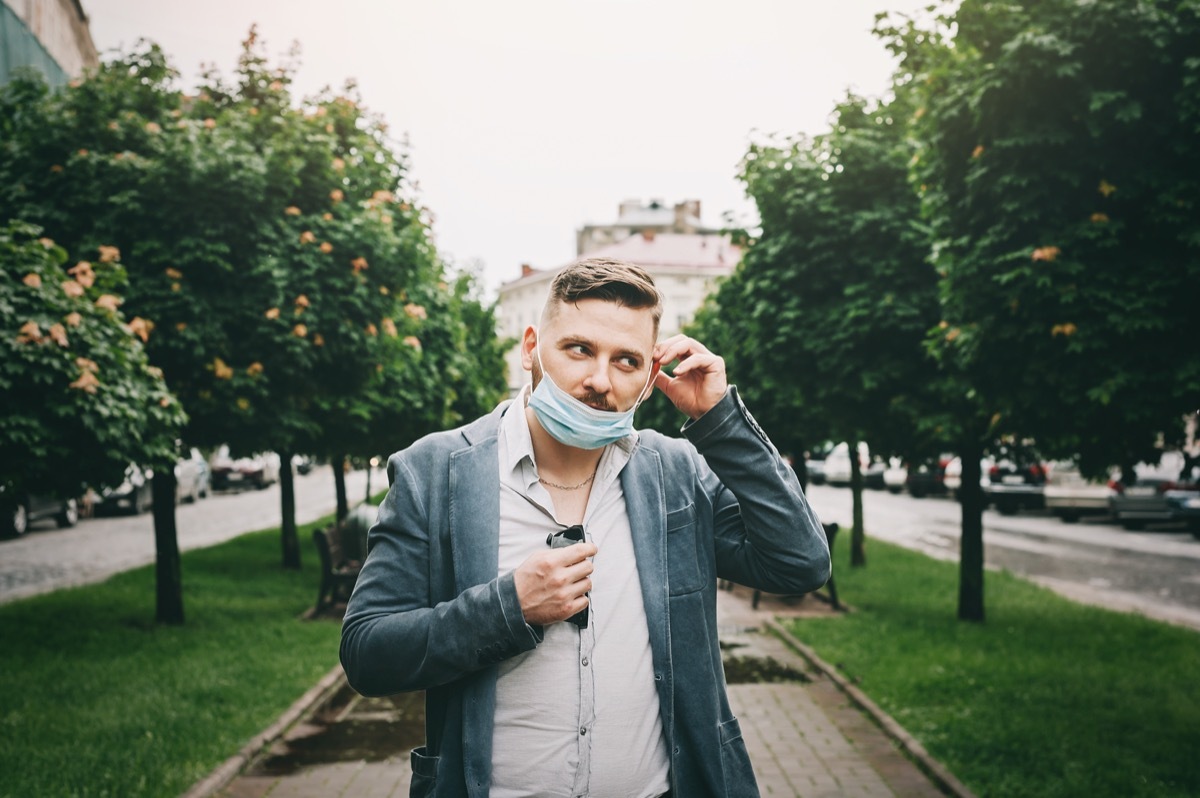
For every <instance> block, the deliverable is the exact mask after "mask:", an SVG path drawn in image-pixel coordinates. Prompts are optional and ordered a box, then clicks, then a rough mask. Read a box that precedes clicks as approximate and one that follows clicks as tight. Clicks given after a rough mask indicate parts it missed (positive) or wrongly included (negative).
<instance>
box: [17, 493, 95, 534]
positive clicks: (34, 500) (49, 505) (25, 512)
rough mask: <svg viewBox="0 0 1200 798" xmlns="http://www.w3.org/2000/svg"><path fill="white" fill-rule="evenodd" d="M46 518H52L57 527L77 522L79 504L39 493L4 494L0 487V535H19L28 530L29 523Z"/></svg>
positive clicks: (70, 525)
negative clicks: (11, 495) (10, 495)
mask: <svg viewBox="0 0 1200 798" xmlns="http://www.w3.org/2000/svg"><path fill="white" fill-rule="evenodd" d="M46 518H53V519H54V523H56V524H58V526H59V528H64V529H65V528H66V527H72V526H75V524H77V523H79V505H78V502H76V500H75V499H57V498H54V497H51V496H43V495H39V494H36V493H35V494H24V495H20V496H15V497H11V498H10V497H9V496H6V495H5V494H4V493H3V490H2V489H0V535H2V536H3V537H20V536H21V535H24V534H25V533H26V532H28V531H29V525H30V524H33V523H35V522H37V521H41V520H43V519H46Z"/></svg>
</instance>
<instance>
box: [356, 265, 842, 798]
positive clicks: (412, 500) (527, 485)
mask: <svg viewBox="0 0 1200 798" xmlns="http://www.w3.org/2000/svg"><path fill="white" fill-rule="evenodd" d="M661 314H662V297H661V294H660V293H659V291H658V289H657V288H656V287H655V286H654V283H653V281H652V280H651V279H650V277H649V276H648V275H647V274H646V273H645V272H644V271H643V270H642V269H640V268H638V267H636V266H633V265H631V264H627V263H622V262H618V261H610V260H599V259H592V260H584V261H580V262H578V263H576V264H573V265H571V266H569V267H567V268H566V269H565V270H564V271H563V272H562V273H561V274H559V275H558V277H556V278H555V280H554V282H553V284H552V286H551V290H550V296H549V298H548V299H547V301H546V305H545V308H544V309H543V311H542V316H541V320H540V325H539V326H537V327H533V326H530V327H528V328H527V329H526V330H525V333H524V337H523V340H522V344H521V358H522V363H523V365H524V367H525V368H526V369H527V370H529V371H531V372H532V385H527V386H525V388H524V389H523V390H522V391H521V393H520V394H519V396H518V397H517V398H516V400H515V401H512V402H505V403H503V404H501V405H500V406H499V407H498V408H497V409H496V410H495V411H494V412H492V413H491V414H489V415H487V416H485V417H483V418H481V419H478V420H477V421H475V422H473V423H471V424H468V425H466V426H465V427H462V428H460V429H456V430H452V431H449V432H442V433H438V434H434V435H431V436H429V437H426V438H424V439H422V440H420V441H418V442H417V443H415V444H413V445H412V446H411V447H409V448H408V449H405V450H404V451H402V452H399V453H398V454H395V455H393V456H392V457H391V459H390V460H389V462H388V477H389V480H390V482H391V489H390V491H389V492H388V495H387V498H386V499H385V500H384V502H383V504H382V506H381V507H380V509H379V518H378V521H377V523H376V524H375V526H374V527H373V528H372V529H371V531H370V535H369V551H368V554H367V558H366V563H365V565H364V567H363V570H362V574H361V576H360V577H359V580H358V584H357V586H356V587H355V590H354V595H353V596H352V597H351V599H350V602H349V606H348V607H347V610H346V617H345V622H344V625H343V631H342V648H341V656H342V663H343V665H344V666H345V669H346V673H347V675H348V677H349V679H350V683H351V684H352V685H353V686H354V687H355V688H356V689H357V690H359V691H360V692H362V693H365V694H368V695H386V694H391V693H396V692H401V691H405V690H425V691H426V743H425V745H424V746H423V747H420V748H418V749H416V750H415V751H413V752H412V757H411V760H412V768H413V780H412V788H411V795H413V796H473V797H475V798H483V796H493V798H505V797H506V796H535V795H536V796H562V797H563V798H568V797H571V796H597V797H598V798H604V797H608V796H611V798H651V797H652V796H661V795H673V796H676V798H698V797H700V796H754V795H757V794H758V789H757V786H756V784H755V779H754V773H753V770H752V769H751V766H750V761H749V757H748V756H747V753H746V746H745V744H744V742H743V741H742V739H741V732H740V730H739V728H738V722H737V720H736V719H735V718H734V716H733V714H732V713H731V712H730V709H729V702H728V700H727V698H726V693H725V679H724V674H723V670H722V664H721V652H720V649H719V647H718V642H717V625H716V583H717V579H718V577H719V578H722V579H731V580H734V581H736V582H738V583H741V584H744V585H748V586H750V587H756V588H761V589H763V590H769V591H774V592H786V593H792V592H807V591H811V590H814V589H816V588H818V587H820V586H821V585H822V584H824V583H825V581H826V579H827V578H828V576H829V550H828V548H827V546H826V542H825V535H824V533H823V531H822V529H821V525H820V523H819V522H818V520H817V518H816V515H815V514H814V513H813V511H812V509H811V508H810V507H809V504H808V501H807V500H806V499H805V497H804V494H803V492H802V490H801V489H800V486H799V484H798V483H797V481H796V475H795V473H794V472H793V471H792V469H791V468H790V467H789V466H788V464H787V463H786V462H784V460H783V458H781V457H780V455H779V452H778V451H776V449H775V447H774V446H773V445H772V444H771V442H770V441H769V440H768V438H767V436H766V435H765V434H764V433H763V431H762V430H761V429H760V428H759V427H758V425H757V424H756V423H755V421H754V419H753V418H752V417H751V416H750V413H749V412H748V411H747V410H746V408H745V407H744V406H743V404H742V402H741V400H740V398H739V397H738V394H737V390H736V389H735V388H734V387H732V386H729V385H727V383H726V376H725V364H724V361H722V359H721V358H720V357H718V356H717V355H715V354H713V353H712V352H709V351H708V350H707V349H706V348H705V347H704V346H703V345H701V344H700V343H699V342H697V341H695V340H693V339H691V338H687V337H685V336H675V337H673V338H670V339H668V340H666V341H662V342H661V343H657V344H656V339H657V335H658V322H659V318H660V317H661ZM673 363H677V365H676V366H675V368H674V371H673V373H672V374H670V375H668V374H667V372H665V371H661V370H660V367H662V366H670V365H671V364H673ZM655 388H657V389H658V390H660V391H662V392H663V393H664V394H666V396H667V397H668V398H669V399H670V401H671V402H672V403H673V404H674V405H675V406H676V407H677V408H678V409H679V410H680V411H682V412H683V413H684V414H685V415H686V416H688V420H687V422H686V423H685V424H684V427H683V433H684V435H685V436H686V438H687V440H686V441H684V440H677V439H673V438H668V437H665V436H662V435H660V434H658V433H656V432H653V431H645V430H643V431H635V430H634V428H633V412H634V410H635V409H636V407H637V406H638V404H639V403H640V402H641V401H642V400H644V399H645V398H646V397H647V396H648V395H649V394H650V393H652V392H653V390H654V389H655Z"/></svg>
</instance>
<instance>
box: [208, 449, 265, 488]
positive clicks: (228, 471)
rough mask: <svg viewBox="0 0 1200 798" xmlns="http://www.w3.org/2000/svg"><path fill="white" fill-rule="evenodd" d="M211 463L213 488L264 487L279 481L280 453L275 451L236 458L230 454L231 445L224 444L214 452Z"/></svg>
mask: <svg viewBox="0 0 1200 798" xmlns="http://www.w3.org/2000/svg"><path fill="white" fill-rule="evenodd" d="M210 465H211V468H212V486H213V490H229V489H231V488H242V487H252V488H259V489H262V488H266V487H268V486H270V485H274V484H275V483H276V482H278V481H279V455H277V454H275V453H274V452H262V453H260V454H254V455H250V456H249V457H239V458H236V459H234V458H233V457H232V456H231V455H230V454H229V447H228V446H226V445H225V444H222V445H221V446H220V447H219V448H218V449H217V451H216V452H215V453H214V454H213V457H212V461H211V463H210Z"/></svg>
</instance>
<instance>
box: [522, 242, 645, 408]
mask: <svg viewBox="0 0 1200 798" xmlns="http://www.w3.org/2000/svg"><path fill="white" fill-rule="evenodd" d="M661 317H662V294H661V293H660V292H659V290H658V288H657V287H655V285H654V281H653V280H652V279H651V278H650V275H648V274H646V272H645V271H644V270H642V269H641V268H639V267H637V266H634V265H633V264H631V263H624V262H622V261H617V260H611V259H606V258H590V259H586V260H581V261H578V262H576V263H574V264H572V265H570V266H568V267H567V268H566V269H564V270H563V271H562V272H561V273H560V274H559V275H558V276H557V277H555V279H554V281H553V282H552V283H551V286H550V295H549V296H548V297H547V299H546V305H545V307H544V308H543V310H542V317H541V325H540V327H539V328H537V329H535V328H533V327H529V328H528V329H526V331H525V337H524V340H523V341H522V353H521V354H522V363H523V365H524V366H525V368H526V369H528V370H530V371H532V372H533V383H534V386H535V387H536V386H537V384H538V383H539V382H540V381H541V379H542V376H543V375H542V368H545V369H546V371H548V372H549V374H550V376H551V378H552V379H553V380H554V383H555V385H557V386H558V387H559V388H561V389H562V390H564V391H566V392H567V393H569V394H571V395H572V396H573V397H575V398H576V399H578V400H580V401H581V402H584V403H586V404H588V405H591V406H592V407H595V408H598V409H602V410H612V411H623V410H627V409H629V408H630V407H633V406H634V405H635V404H636V403H637V401H638V399H639V397H641V396H642V395H643V394H644V392H645V390H646V388H647V387H648V386H647V381H648V379H649V377H650V370H651V365H652V364H651V356H652V354H653V350H654V344H655V341H656V340H657V337H658V323H659V320H660V319H661Z"/></svg>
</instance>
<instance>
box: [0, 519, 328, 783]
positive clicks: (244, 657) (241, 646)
mask: <svg viewBox="0 0 1200 798" xmlns="http://www.w3.org/2000/svg"><path fill="white" fill-rule="evenodd" d="M327 523H329V519H324V520H323V521H319V522H317V523H314V524H309V525H305V526H302V527H301V528H300V541H301V551H302V552H303V557H304V568H303V570H302V571H301V572H289V571H284V570H283V569H282V568H281V567H280V559H281V555H280V544H279V532H278V530H270V531H265V532H256V533H252V534H249V535H245V536H242V537H239V538H236V539H234V540H232V541H229V542H228V543H224V544H221V545H219V546H215V547H213V548H209V549H201V550H196V551H190V552H186V553H184V555H183V582H184V612H185V613H186V619H187V622H186V624H185V625H184V626H182V627H164V626H156V625H155V624H154V621H153V619H154V569H153V566H149V567H144V568H138V569H136V570H134V571H129V572H126V573H123V574H120V575H117V576H115V577H113V578H111V579H109V580H108V581H106V582H103V583H101V584H96V585H89V586H87V587H82V588H77V589H72V590H63V591H59V592H56V593H51V594H48V595H44V596H38V597H34V598H30V599H26V600H23V601H17V602H15V603H12V604H6V605H3V606H0V640H3V641H4V643H3V646H0V673H2V674H3V678H2V679H0V796H5V798H8V797H9V796H11V797H12V798H28V796H112V797H113V798H127V797H128V796H156V797H157V796H167V795H178V794H179V793H181V792H183V791H184V790H185V789H187V788H188V787H189V786H190V785H191V784H193V783H194V782H195V781H197V780H198V779H199V778H201V777H202V776H204V775H205V774H206V773H208V772H209V771H210V770H211V769H212V768H214V767H215V766H216V765H218V764H219V763H221V762H222V761H224V760H225V759H226V758H227V757H229V756H230V755H232V754H233V753H235V752H236V751H237V750H238V749H239V748H241V746H242V745H244V744H245V743H246V741H247V740H249V739H250V738H251V737H253V736H254V735H255V734H257V733H258V732H260V731H262V730H263V729H265V728H266V727H267V726H269V725H270V724H271V723H272V722H273V721H274V720H275V719H276V718H277V717H278V716H279V715H280V713H282V712H283V711H284V710H285V709H286V708H287V707H288V706H290V705H291V704H292V703H293V702H294V701H295V700H296V699H297V698H299V697H300V696H301V695H303V694H304V692H305V691H306V690H308V689H309V688H310V687H312V686H313V685H314V684H315V683H316V682H317V681H318V680H319V679H320V678H321V676H323V675H324V674H325V673H327V672H328V671H329V669H330V668H332V667H333V666H334V665H335V664H336V663H337V656H338V655H337V647H338V635H339V627H338V624H337V623H335V622H330V621H317V622H307V621H301V620H299V619H298V617H299V615H300V614H301V613H302V612H303V611H304V610H305V609H307V608H308V607H311V606H312V604H313V603H314V601H315V599H316V593H317V580H318V568H319V566H318V561H317V554H316V551H315V550H314V549H313V546H312V543H311V536H312V532H311V530H312V529H313V528H315V527H316V526H318V525H320V524H327Z"/></svg>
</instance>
